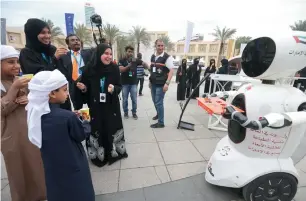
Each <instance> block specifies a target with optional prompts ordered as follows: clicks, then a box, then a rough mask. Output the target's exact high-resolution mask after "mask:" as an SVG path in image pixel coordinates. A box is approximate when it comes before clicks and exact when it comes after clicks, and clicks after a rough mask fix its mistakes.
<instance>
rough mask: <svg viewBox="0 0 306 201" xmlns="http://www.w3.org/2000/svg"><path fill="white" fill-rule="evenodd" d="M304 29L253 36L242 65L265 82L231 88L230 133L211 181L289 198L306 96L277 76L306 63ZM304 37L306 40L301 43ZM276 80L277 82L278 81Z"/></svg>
mask: <svg viewBox="0 0 306 201" xmlns="http://www.w3.org/2000/svg"><path fill="white" fill-rule="evenodd" d="M305 39H306V33H305V32H290V34H288V35H285V36H278V37H260V38H256V39H254V40H252V41H251V42H249V43H248V44H247V46H246V48H245V49H244V51H243V54H242V69H243V71H244V73H245V74H246V75H247V76H249V77H252V78H256V79H260V80H261V81H262V83H259V84H257V83H252V84H245V85H243V86H241V87H240V88H239V89H238V91H235V92H233V91H232V92H230V93H228V94H231V95H233V97H230V99H231V105H233V106H235V107H238V108H240V109H241V110H243V111H244V112H238V111H236V110H235V109H234V107H232V106H227V107H226V111H225V113H224V114H223V117H225V118H227V119H229V123H228V135H227V136H226V137H224V138H223V139H221V141H220V142H219V143H218V144H217V146H216V149H215V151H214V153H213V155H212V156H211V158H210V161H209V163H208V166H207V169H206V173H205V179H206V181H207V182H209V183H211V184H213V185H218V186H225V187H231V188H242V192H243V196H244V198H245V200H246V201H291V200H292V199H293V198H294V196H295V194H296V191H297V184H298V172H297V170H296V169H295V167H294V164H293V161H292V159H291V156H292V154H293V153H294V151H295V150H296V148H297V146H298V145H299V143H300V141H301V139H302V138H303V135H304V133H305V131H306V95H305V94H304V93H303V92H301V91H300V90H299V89H296V88H294V87H292V86H289V85H283V84H280V83H278V82H277V80H279V79H281V78H284V77H290V76H294V74H295V73H296V72H297V71H298V70H300V69H302V68H304V67H305V66H306V43H305V41H306V40H305ZM303 40H304V42H303ZM277 83H278V84H277Z"/></svg>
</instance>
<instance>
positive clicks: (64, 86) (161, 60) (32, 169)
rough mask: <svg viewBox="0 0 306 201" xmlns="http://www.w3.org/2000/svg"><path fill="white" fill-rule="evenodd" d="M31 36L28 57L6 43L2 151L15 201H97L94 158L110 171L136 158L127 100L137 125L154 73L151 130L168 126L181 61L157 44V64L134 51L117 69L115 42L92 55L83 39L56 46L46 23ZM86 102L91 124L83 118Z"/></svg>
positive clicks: (33, 26)
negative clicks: (128, 142)
mask: <svg viewBox="0 0 306 201" xmlns="http://www.w3.org/2000/svg"><path fill="white" fill-rule="evenodd" d="M24 31H25V35H26V45H25V47H24V48H23V49H22V50H21V51H20V53H19V52H17V51H16V50H15V49H14V48H13V47H11V46H6V45H1V145H2V148H1V152H2V154H3V157H4V162H5V165H6V169H7V174H8V180H9V186H10V191H11V197H12V200H13V201H39V200H48V201H64V200H65V201H66V200H74V201H78V200H79V201H84V200H86V201H93V200H94V189H93V185H92V180H91V175H90V170H89V164H88V159H89V160H90V162H91V163H92V164H94V165H95V166H97V167H103V166H105V165H111V164H113V163H115V162H116V161H118V160H120V159H122V158H127V157H128V152H127V150H126V147H125V137H124V135H125V134H124V128H123V122H122V117H121V109H120V107H121V103H120V95H121V94H122V108H123V111H124V115H123V116H124V117H125V118H129V114H128V113H129V112H128V97H129V96H130V97H131V100H132V117H133V118H134V119H135V120H137V119H138V116H137V95H140V96H141V95H143V93H142V90H143V83H144V77H145V76H148V75H147V74H146V71H145V69H147V70H150V88H151V96H152V101H153V104H154V106H155V108H156V113H157V114H156V116H155V117H154V118H153V119H154V120H157V123H154V124H152V125H151V127H152V128H163V127H164V126H165V124H164V96H165V93H166V92H167V90H168V87H169V85H170V82H171V78H172V74H173V58H172V56H170V55H168V54H167V53H166V52H164V43H163V41H161V40H157V41H156V42H155V45H156V53H155V54H153V55H152V58H151V65H150V66H149V65H148V64H147V63H146V62H143V61H142V55H141V54H138V55H137V57H136V58H135V57H134V48H133V47H132V46H127V47H126V49H125V50H126V55H125V57H124V58H122V59H121V60H120V61H119V62H118V64H117V62H116V61H114V60H113V56H112V49H111V47H110V46H109V45H108V44H107V43H102V44H99V45H98V46H97V47H96V48H94V49H90V50H84V49H82V48H81V42H82V41H80V39H79V37H78V36H77V35H75V34H70V35H68V36H67V38H66V44H67V47H68V48H63V47H62V48H56V47H55V46H53V45H52V44H51V31H50V27H49V26H48V24H47V23H45V22H44V21H42V20H40V19H35V18H33V19H29V20H28V21H27V22H26V24H25V26H24ZM139 84H140V87H139V91H137V88H138V85H139ZM84 104H87V106H88V108H89V114H90V121H86V120H85V119H82V117H81V116H79V115H78V111H79V110H80V109H82V108H83V106H84ZM83 141H85V145H86V146H85V147H86V151H85V150H84V147H83V145H82V142H83Z"/></svg>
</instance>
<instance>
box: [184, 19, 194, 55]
mask: <svg viewBox="0 0 306 201" xmlns="http://www.w3.org/2000/svg"><path fill="white" fill-rule="evenodd" d="M193 28H194V23H193V22H189V21H187V29H186V37H185V46H184V54H187V53H188V51H189V45H190V40H191V37H192V32H193Z"/></svg>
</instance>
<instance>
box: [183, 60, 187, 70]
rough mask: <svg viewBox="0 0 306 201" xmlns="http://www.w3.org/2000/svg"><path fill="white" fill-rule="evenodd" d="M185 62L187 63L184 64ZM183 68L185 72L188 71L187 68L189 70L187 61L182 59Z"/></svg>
mask: <svg viewBox="0 0 306 201" xmlns="http://www.w3.org/2000/svg"><path fill="white" fill-rule="evenodd" d="M184 61H185V63H184ZM182 68H183V69H184V70H186V68H187V59H182Z"/></svg>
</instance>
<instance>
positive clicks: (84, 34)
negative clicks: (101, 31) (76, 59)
mask: <svg viewBox="0 0 306 201" xmlns="http://www.w3.org/2000/svg"><path fill="white" fill-rule="evenodd" d="M74 33H75V34H76V35H77V36H78V37H79V38H80V40H81V42H82V43H81V44H82V48H83V45H84V44H87V45H91V43H92V36H91V32H90V31H89V30H88V29H87V27H86V26H85V25H84V24H78V23H76V24H75V26H74Z"/></svg>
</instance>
